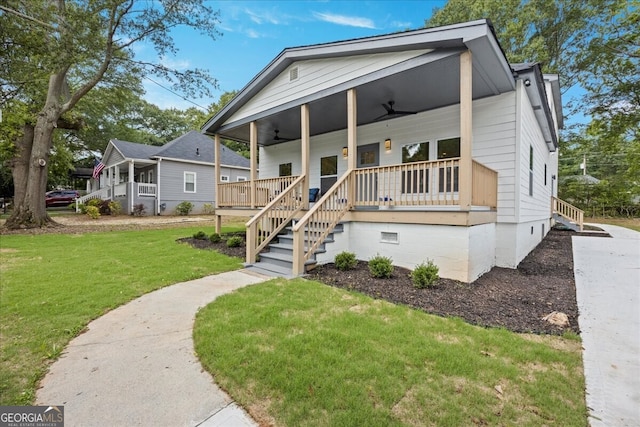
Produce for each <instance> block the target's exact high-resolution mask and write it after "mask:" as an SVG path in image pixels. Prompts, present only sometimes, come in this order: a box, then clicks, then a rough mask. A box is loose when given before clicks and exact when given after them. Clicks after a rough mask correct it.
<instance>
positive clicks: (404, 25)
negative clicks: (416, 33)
mask: <svg viewBox="0 0 640 427" xmlns="http://www.w3.org/2000/svg"><path fill="white" fill-rule="evenodd" d="M390 25H391V27H393V28H402V29H409V28H413V27H412V24H411V22H401V21H392V22H391V24H390Z"/></svg>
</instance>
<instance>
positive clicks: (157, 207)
mask: <svg viewBox="0 0 640 427" xmlns="http://www.w3.org/2000/svg"><path fill="white" fill-rule="evenodd" d="M161 162H162V159H158V170H157V171H156V174H157V177H156V212H157V214H158V215H160V163H161Z"/></svg>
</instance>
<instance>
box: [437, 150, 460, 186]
mask: <svg viewBox="0 0 640 427" xmlns="http://www.w3.org/2000/svg"><path fill="white" fill-rule="evenodd" d="M437 148H438V160H444V159H452V158H456V157H460V138H447V139H440V140H438V147H437ZM458 178H459V167H458V166H453V167H452V166H447V167H446V168H440V176H439V183H438V191H440V192H441V193H443V192H445V191H446V192H451V191H452V189H453V191H458V190H459V182H458Z"/></svg>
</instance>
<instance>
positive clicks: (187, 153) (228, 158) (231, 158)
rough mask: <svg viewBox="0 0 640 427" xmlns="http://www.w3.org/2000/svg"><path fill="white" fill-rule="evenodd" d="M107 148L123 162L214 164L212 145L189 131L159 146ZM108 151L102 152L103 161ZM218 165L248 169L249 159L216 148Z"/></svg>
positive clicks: (118, 143) (118, 142) (122, 144)
mask: <svg viewBox="0 0 640 427" xmlns="http://www.w3.org/2000/svg"><path fill="white" fill-rule="evenodd" d="M109 144H110V145H111V146H113V148H114V149H115V150H117V151H118V152H120V154H121V155H122V157H124V158H125V159H136V160H153V159H155V160H157V159H167V160H176V161H182V162H192V163H210V164H214V163H215V156H214V154H215V152H214V143H213V140H212V139H211V138H209V137H208V136H206V135H203V134H202V133H200V132H198V131H195V130H192V131H189V132H187V133H185V134H184V135H181V136H179V137H178V138H176V139H174V140H173V141H170V142H168V143H167V144H165V145H162V146H156V145H147V144H139V143H135V142H129V141H122V140H119V139H112V140H110V141H109ZM108 152H109V147H107V150H105V157H106V156H107V154H108ZM220 164H221V165H224V166H230V167H237V168H246V169H249V168H250V161H249V159H247V158H245V157H243V156H241V155H240V154H238V153H236V152H235V151H233V150H231V149H230V148H227V147H225V146H224V145H221V146H220Z"/></svg>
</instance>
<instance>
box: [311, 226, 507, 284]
mask: <svg viewBox="0 0 640 427" xmlns="http://www.w3.org/2000/svg"><path fill="white" fill-rule="evenodd" d="M383 232H384V233H390V234H392V235H397V243H391V242H387V241H384V240H383V238H382V233H383ZM334 238H335V243H332V244H329V245H327V246H326V249H327V252H326V253H323V254H318V256H317V260H318V262H319V263H320V264H324V263H328V262H333V261H334V258H335V256H336V255H337V254H338V253H340V252H342V251H344V250H347V251H350V252H353V253H355V254H356V257H357V258H358V259H361V260H365V261H366V260H368V259H370V258H372V257H374V256H376V255H378V254H379V255H383V256H387V257H390V258H391V259H392V260H393V264H394V265H398V266H400V267H405V268H408V269H413V268H415V267H416V266H417V265H419V264H420V263H423V262H427V261H428V260H432V261H433V262H434V263H435V264H436V265H437V266H438V268H439V274H440V276H441V277H446V278H449V279H454V280H460V281H462V282H472V281H474V280H475V279H477V278H478V277H480V276H481V275H482V274H483V273H485V272H487V271H489V270H490V269H491V267H493V265H494V257H493V249H494V248H495V225H494V224H483V225H478V226H474V227H455V226H445V225H416V224H389V223H363V222H360V223H357V222H350V223H347V224H345V226H344V231H343V233H337V234H335V236H334ZM445 242H446V243H445Z"/></svg>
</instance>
